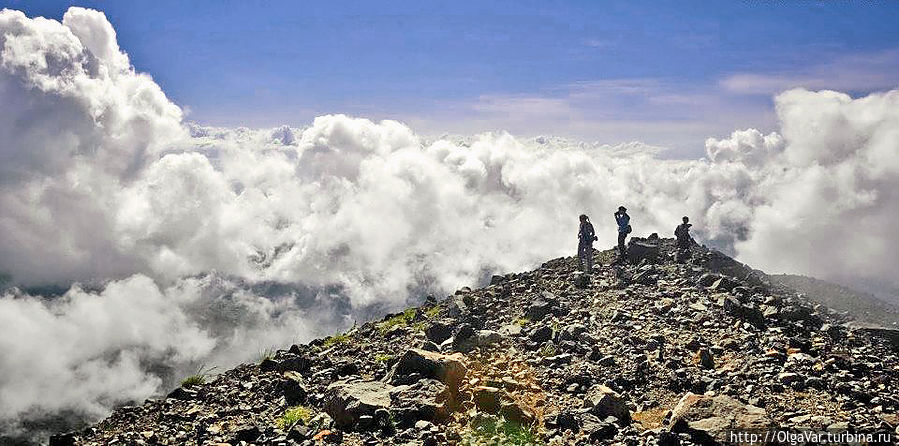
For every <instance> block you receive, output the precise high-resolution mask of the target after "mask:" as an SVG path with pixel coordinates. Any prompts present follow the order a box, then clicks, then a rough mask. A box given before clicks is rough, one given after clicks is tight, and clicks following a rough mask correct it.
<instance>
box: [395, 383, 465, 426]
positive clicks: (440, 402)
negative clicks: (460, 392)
mask: <svg viewBox="0 0 899 446" xmlns="http://www.w3.org/2000/svg"><path fill="white" fill-rule="evenodd" d="M390 401H391V404H390V413H391V415H392V416H393V418H394V419H395V420H396V422H397V424H398V425H399V427H404V428H405V427H409V426H412V425H414V424H415V423H416V422H417V421H420V420H425V421H432V422H438V423H439V422H443V421H446V420H447V419H448V418H449V414H450V405H451V397H450V393H449V391H448V389H447V387H446V386H445V385H444V384H443V383H442V382H440V381H437V380H436V379H422V380H420V381H417V382H415V383H414V384H410V385H401V386H396V387H394V388H393V389H392V390H391V391H390Z"/></svg>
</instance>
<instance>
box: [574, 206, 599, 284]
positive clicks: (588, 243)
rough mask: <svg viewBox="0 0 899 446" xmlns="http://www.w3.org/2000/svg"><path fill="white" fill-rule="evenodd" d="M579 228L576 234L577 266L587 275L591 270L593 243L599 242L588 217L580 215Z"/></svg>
mask: <svg viewBox="0 0 899 446" xmlns="http://www.w3.org/2000/svg"><path fill="white" fill-rule="evenodd" d="M580 219H581V226H580V229H579V230H578V233H577V241H578V243H577V260H578V266H579V267H580V268H581V269H582V270H583V271H584V272H587V273H589V272H590V271H591V270H592V269H593V242H595V241H597V240H599V239H598V238H597V237H596V232H595V231H594V230H593V223H590V217H587V215H585V214H581V217H580Z"/></svg>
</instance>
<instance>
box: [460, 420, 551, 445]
mask: <svg viewBox="0 0 899 446" xmlns="http://www.w3.org/2000/svg"><path fill="white" fill-rule="evenodd" d="M461 444H463V445H470V446H474V445H488V444H489V445H494V444H501V445H514V446H526V445H533V446H536V445H543V444H544V443H543V441H542V440H541V439H540V438H539V437H538V436H537V435H536V434H535V433H534V432H533V430H532V429H531V428H530V427H528V426H522V425H521V424H518V423H515V422H512V421H509V420H506V419H505V418H493V417H489V418H485V419H480V420H476V421H474V422H472V424H471V425H470V430H468V431H467V432H464V433H463V434H462V442H461Z"/></svg>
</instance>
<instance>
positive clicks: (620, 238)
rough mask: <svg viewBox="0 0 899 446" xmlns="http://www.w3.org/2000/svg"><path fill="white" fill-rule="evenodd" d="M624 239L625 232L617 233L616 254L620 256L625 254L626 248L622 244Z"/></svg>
mask: <svg viewBox="0 0 899 446" xmlns="http://www.w3.org/2000/svg"><path fill="white" fill-rule="evenodd" d="M626 238H627V233H625V232H619V233H618V252H619V253H620V254H621V255H626V254H627V246H625V244H624V239H626Z"/></svg>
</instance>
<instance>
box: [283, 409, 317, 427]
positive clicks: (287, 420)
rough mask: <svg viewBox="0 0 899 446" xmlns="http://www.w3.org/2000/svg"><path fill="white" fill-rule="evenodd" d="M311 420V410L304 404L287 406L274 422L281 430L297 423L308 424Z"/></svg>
mask: <svg viewBox="0 0 899 446" xmlns="http://www.w3.org/2000/svg"><path fill="white" fill-rule="evenodd" d="M310 421H312V411H311V410H309V409H308V408H307V407H305V406H293V407H289V408H287V410H285V411H284V414H282V415H281V416H280V417H278V419H277V420H275V424H277V425H278V428H279V429H281V430H285V431H286V430H288V429H290V428H292V427H294V426H296V425H297V424H303V425H308V424H309V422H310Z"/></svg>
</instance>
